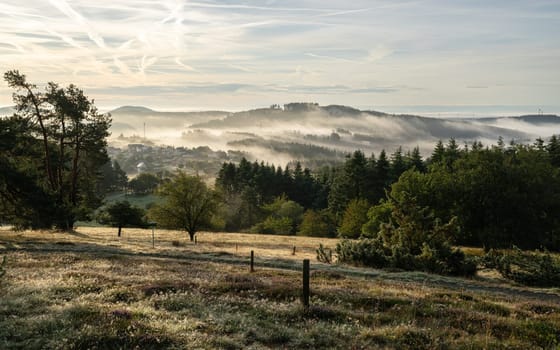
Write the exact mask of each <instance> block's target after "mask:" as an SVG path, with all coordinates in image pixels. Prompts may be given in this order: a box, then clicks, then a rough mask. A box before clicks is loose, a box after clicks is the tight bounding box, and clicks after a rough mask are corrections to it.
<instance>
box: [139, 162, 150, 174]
mask: <svg viewBox="0 0 560 350" xmlns="http://www.w3.org/2000/svg"><path fill="white" fill-rule="evenodd" d="M136 170H137V171H138V174H141V173H143V172H145V171H146V170H148V166H147V165H146V163H144V162H140V163H138V165H137V166H136Z"/></svg>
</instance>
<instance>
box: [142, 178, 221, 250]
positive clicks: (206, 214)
mask: <svg viewBox="0 0 560 350" xmlns="http://www.w3.org/2000/svg"><path fill="white" fill-rule="evenodd" d="M156 193H157V195H158V196H160V197H161V198H162V199H163V201H162V202H161V203H156V204H154V206H153V207H152V208H150V212H149V216H150V217H151V219H153V220H154V221H156V222H157V223H158V225H159V226H162V227H166V228H176V229H183V230H185V231H187V233H188V234H189V237H190V240H191V241H193V240H194V236H195V234H196V232H197V231H199V230H200V229H201V228H203V227H207V226H209V225H210V220H211V218H212V215H213V214H214V212H215V210H216V208H217V204H218V201H217V195H216V192H215V191H214V190H213V189H211V188H208V186H207V185H206V183H205V182H204V181H203V180H202V179H201V178H200V177H198V176H191V175H187V174H185V173H183V172H178V173H177V174H175V176H174V177H173V178H172V179H171V181H169V182H166V183H163V184H161V185H160V186H159V187H158V189H157V192H156Z"/></svg>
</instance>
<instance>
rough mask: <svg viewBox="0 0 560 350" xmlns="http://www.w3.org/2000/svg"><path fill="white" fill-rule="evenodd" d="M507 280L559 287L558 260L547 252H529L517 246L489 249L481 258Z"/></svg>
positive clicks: (559, 261) (528, 284)
mask: <svg viewBox="0 0 560 350" xmlns="http://www.w3.org/2000/svg"><path fill="white" fill-rule="evenodd" d="M483 263H484V265H485V266H486V267H489V268H495V269H496V270H498V272H499V273H500V274H501V275H502V276H503V277H504V278H507V279H509V280H512V281H515V282H517V283H520V284H524V285H527V286H539V287H560V260H559V259H558V258H557V257H554V256H552V255H551V254H550V253H549V252H529V251H522V250H520V249H519V248H514V249H512V250H507V251H506V250H490V251H489V252H488V253H486V255H485V256H484V258H483Z"/></svg>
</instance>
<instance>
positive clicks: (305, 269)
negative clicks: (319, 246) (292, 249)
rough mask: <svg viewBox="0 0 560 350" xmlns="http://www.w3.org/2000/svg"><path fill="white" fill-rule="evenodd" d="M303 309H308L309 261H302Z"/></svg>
mask: <svg viewBox="0 0 560 350" xmlns="http://www.w3.org/2000/svg"><path fill="white" fill-rule="evenodd" d="M302 302H303V307H305V308H306V309H307V308H308V307H309V259H303V295H302Z"/></svg>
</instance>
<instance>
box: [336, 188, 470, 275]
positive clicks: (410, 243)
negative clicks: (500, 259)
mask: <svg viewBox="0 0 560 350" xmlns="http://www.w3.org/2000/svg"><path fill="white" fill-rule="evenodd" d="M390 200H391V207H392V208H393V209H392V213H391V220H390V222H389V223H383V224H381V225H380V231H379V234H378V235H377V237H376V238H365V239H360V240H358V241H349V240H343V241H341V242H340V243H339V244H337V246H336V252H337V254H338V261H339V262H342V263H349V264H354V265H362V266H371V267H377V268H382V267H393V268H399V269H404V270H422V271H428V272H434V273H439V274H446V275H463V276H471V275H474V274H475V273H476V263H475V262H474V261H473V260H472V259H469V258H467V257H466V256H465V254H464V253H463V252H462V251H461V250H459V249H456V248H452V246H451V243H450V241H451V239H452V237H453V236H454V233H455V232H456V231H457V222H456V220H455V219H451V220H450V221H449V222H448V223H445V224H442V223H441V222H440V220H439V219H437V218H435V217H434V215H433V213H432V212H431V211H430V210H429V209H428V208H424V207H419V206H418V205H417V204H416V200H415V199H414V198H410V197H404V198H401V199H400V200H396V199H394V198H391V199H390Z"/></svg>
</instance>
